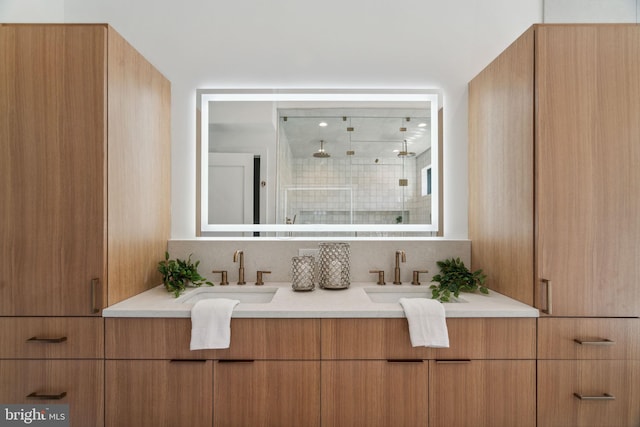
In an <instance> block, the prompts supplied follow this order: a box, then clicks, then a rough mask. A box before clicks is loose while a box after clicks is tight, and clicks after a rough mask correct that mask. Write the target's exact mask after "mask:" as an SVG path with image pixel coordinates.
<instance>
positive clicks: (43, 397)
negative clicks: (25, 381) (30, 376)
mask: <svg viewBox="0 0 640 427" xmlns="http://www.w3.org/2000/svg"><path fill="white" fill-rule="evenodd" d="M66 395H67V392H66V391H63V392H62V393H59V394H38V393H37V392H35V391H34V392H33V393H31V394H30V395H28V396H27V399H41V400H60V399H62V398H64V397H65V396H66Z"/></svg>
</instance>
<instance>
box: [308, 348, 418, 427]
mask: <svg viewBox="0 0 640 427" xmlns="http://www.w3.org/2000/svg"><path fill="white" fill-rule="evenodd" d="M428 369H429V368H428V364H427V363H426V362H424V361H421V360H416V361H401V360H397V361H392V360H390V361H386V360H366V361H363V360H353V361H352V360H344V361H339V360H336V361H326V362H324V361H323V362H322V392H321V395H322V425H323V427H340V426H351V427H357V426H361V427H388V426H394V427H403V426H406V427H418V426H425V427H426V426H427V421H428V418H427V414H428V400H427V398H428V396H427V388H428V378H427V373H428Z"/></svg>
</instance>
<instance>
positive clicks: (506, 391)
mask: <svg viewBox="0 0 640 427" xmlns="http://www.w3.org/2000/svg"><path fill="white" fill-rule="evenodd" d="M321 325H322V357H323V360H322V392H321V397H322V423H323V425H330V426H333V425H335V426H340V425H362V426H369V425H373V426H388V425H394V426H395V425H407V426H420V425H423V426H426V425H427V424H428V425H429V426H432V427H436V426H443V427H449V426H474V427H476V426H487V427H489V426H491V427H494V426H505V427H506V426H511V425H516V424H517V425H522V426H534V425H535V419H536V412H535V410H536V406H535V405H536V403H535V402H536V388H535V381H536V377H535V373H536V370H535V368H536V364H535V357H536V347H535V342H536V333H535V332H536V320H535V319H499V318H482V319H447V325H448V329H449V341H450V345H451V346H450V348H448V349H433V348H424V347H422V348H420V347H418V348H413V347H411V344H410V341H409V334H408V326H407V321H406V319H322V324H321ZM394 357H396V359H394ZM363 359H364V360H363ZM375 359H378V360H375ZM381 359H382V360H381ZM496 396H499V399H496Z"/></svg>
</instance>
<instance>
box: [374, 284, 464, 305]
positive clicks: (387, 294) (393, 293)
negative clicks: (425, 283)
mask: <svg viewBox="0 0 640 427" xmlns="http://www.w3.org/2000/svg"><path fill="white" fill-rule="evenodd" d="M364 292H365V293H366V294H367V296H368V297H369V299H370V300H371V302H378V303H386V304H389V303H395V302H398V301H399V300H400V298H429V299H431V289H429V288H422V287H415V288H404V289H394V288H393V287H387V288H385V287H384V286H383V287H378V288H364ZM450 302H452V303H459V302H466V301H465V300H464V299H462V298H453V297H452V298H451V301H450Z"/></svg>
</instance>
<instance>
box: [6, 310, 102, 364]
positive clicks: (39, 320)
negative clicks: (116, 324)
mask: <svg viewBox="0 0 640 427" xmlns="http://www.w3.org/2000/svg"><path fill="white" fill-rule="evenodd" d="M103 325H104V322H103V320H102V318H94V317H86V318H80V317H0V342H1V343H2V345H1V346H0V359H44V358H47V359H103V358H104V327H103ZM33 337H37V338H39V339H51V338H62V337H65V338H66V340H65V341H62V342H53V343H47V342H41V341H35V342H34V341H28V340H29V339H30V338H33Z"/></svg>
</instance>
